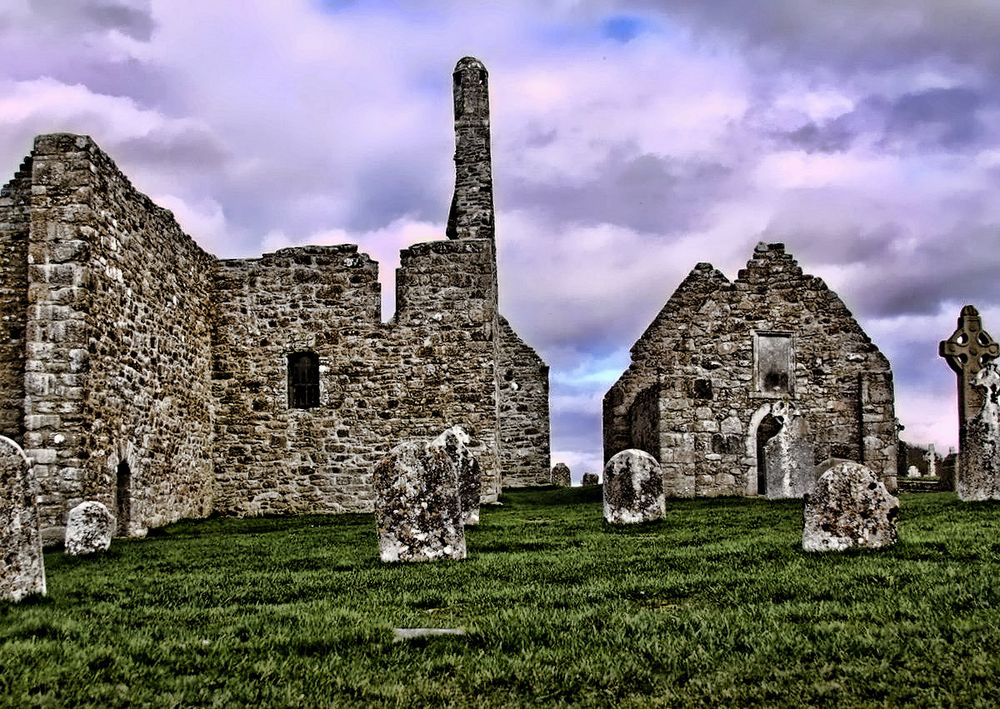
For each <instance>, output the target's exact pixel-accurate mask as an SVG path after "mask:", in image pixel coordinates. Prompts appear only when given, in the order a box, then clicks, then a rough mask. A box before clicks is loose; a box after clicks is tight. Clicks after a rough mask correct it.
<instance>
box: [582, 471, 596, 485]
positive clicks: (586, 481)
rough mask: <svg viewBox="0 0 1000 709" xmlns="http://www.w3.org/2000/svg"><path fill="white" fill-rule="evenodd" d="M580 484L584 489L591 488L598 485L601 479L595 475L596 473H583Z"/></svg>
mask: <svg viewBox="0 0 1000 709" xmlns="http://www.w3.org/2000/svg"><path fill="white" fill-rule="evenodd" d="M581 484H582V485H583V486H584V487H592V486H594V485H600V484H601V478H600V477H599V476H598V475H597V473H584V474H583V480H582V481H581Z"/></svg>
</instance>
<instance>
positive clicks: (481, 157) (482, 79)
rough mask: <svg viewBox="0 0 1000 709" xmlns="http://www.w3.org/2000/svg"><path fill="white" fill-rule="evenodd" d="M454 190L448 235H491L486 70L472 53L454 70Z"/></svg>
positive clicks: (488, 113)
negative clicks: (471, 55)
mask: <svg viewBox="0 0 1000 709" xmlns="http://www.w3.org/2000/svg"><path fill="white" fill-rule="evenodd" d="M453 81H454V83H453V91H454V97H455V194H454V196H453V197H452V200H451V212H450V213H449V214H448V228H447V231H446V232H445V233H446V234H447V236H448V238H449V239H491V240H492V239H493V238H494V226H493V172H492V167H491V165H490V99H489V74H488V73H487V72H486V67H485V66H483V63H482V62H481V61H479V60H478V59H476V58H475V57H463V58H462V59H459V60H458V64H456V65H455V73H454V74H453Z"/></svg>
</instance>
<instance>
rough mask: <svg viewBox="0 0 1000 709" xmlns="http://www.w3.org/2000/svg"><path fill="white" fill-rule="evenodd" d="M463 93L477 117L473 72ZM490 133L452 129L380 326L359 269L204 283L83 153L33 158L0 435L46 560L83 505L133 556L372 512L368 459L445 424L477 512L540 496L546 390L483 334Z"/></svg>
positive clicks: (7, 290)
mask: <svg viewBox="0 0 1000 709" xmlns="http://www.w3.org/2000/svg"><path fill="white" fill-rule="evenodd" d="M463 72H464V73H463ZM466 74H468V76H466ZM458 87H463V91H464V92H465V93H463V94H462V95H463V96H464V98H463V101H462V102H461V106H463V107H464V108H463V110H466V109H468V108H469V107H471V108H472V109H474V110H475V111H479V112H480V113H481V112H482V111H487V112H488V102H487V100H486V97H485V91H486V74H485V69H484V68H482V65H481V64H480V63H479V62H477V61H475V60H463V61H462V62H460V63H459V66H458V67H457V68H456V89H457V88H458ZM477 90H478V91H480V92H482V94H481V95H478V94H475V93H474V92H475V91H477ZM470 91H472V92H473V93H471V94H470V93H469V92H470ZM458 107H459V102H458V101H456V108H458ZM463 116H464V118H463ZM484 131H485V133H484ZM488 131H489V120H488V113H486V115H485V116H483V115H477V116H472V117H471V118H470V117H469V116H468V115H465V114H462V115H459V114H458V113H457V114H456V172H457V178H456V197H455V200H454V201H453V206H452V211H451V214H450V217H449V236H450V237H451V239H450V240H447V241H440V242H430V243H425V244H417V245H415V246H413V247H411V248H409V249H406V250H405V251H403V253H402V254H401V265H400V268H399V270H398V272H397V312H396V315H395V317H394V318H393V320H392V321H391V322H389V323H383V322H382V319H381V313H380V306H379V303H380V290H379V284H378V282H377V276H378V266H377V264H376V263H374V262H373V261H372V260H371V259H370V258H369V257H368V256H367V255H365V254H363V253H359V252H358V250H357V247H355V246H349V245H342V246H325V247H304V248H296V249H284V250H282V251H279V252H277V253H274V254H266V255H265V256H264V257H262V258H260V259H239V260H228V261H219V260H217V259H215V258H214V257H212V256H210V255H209V254H207V253H205V252H204V251H203V250H202V249H201V248H199V247H198V246H197V244H195V242H194V241H193V240H192V239H191V238H190V237H188V236H187V235H185V234H184V233H183V232H182V231H181V230H180V228H179V227H178V226H177V224H176V223H175V221H174V220H173V217H172V215H171V214H170V212H168V211H166V210H164V209H161V208H159V207H157V206H156V205H154V204H153V203H152V202H151V201H150V200H149V199H148V198H147V197H146V196H145V195H142V194H141V193H139V192H137V191H136V190H135V189H134V188H133V187H132V186H131V184H130V183H129V181H128V180H127V179H126V178H125V177H124V176H123V175H122V174H121V173H120V172H119V171H118V169H117V168H116V167H115V166H114V164H113V163H112V161H111V159H110V158H109V157H108V156H107V155H105V154H104V153H103V152H101V151H100V149H99V148H98V147H97V146H96V145H95V144H94V143H93V141H91V140H90V139H89V138H88V137H85V136H75V135H47V136H40V137H39V138H37V139H36V141H35V146H34V150H33V151H32V154H31V155H30V156H29V158H27V159H26V160H25V162H24V163H23V164H22V168H21V169H20V170H19V171H18V173H17V175H16V176H15V178H14V179H13V180H12V181H11V182H10V183H8V185H6V186H5V187H4V189H3V193H2V195H0V309H2V310H0V316H2V317H3V320H2V329H0V362H2V364H3V373H2V375H0V422H2V423H3V425H4V426H5V427H6V428H5V431H6V432H8V433H9V434H10V435H11V437H12V438H15V439H16V440H18V441H23V443H24V447H25V448H26V451H27V454H28V455H29V456H30V457H31V458H32V460H33V462H34V471H33V472H34V474H35V476H36V477H37V479H38V481H39V484H40V488H41V496H40V507H41V510H40V514H41V519H42V528H43V533H44V535H45V538H46V540H47V541H50V542H51V541H56V540H58V539H61V537H62V533H63V525H64V521H65V515H66V513H67V511H68V510H69V509H70V508H71V507H73V506H74V505H76V504H77V503H78V502H80V501H81V500H83V499H93V500H98V501H100V502H103V503H104V504H106V505H107V506H108V507H109V508H110V509H112V510H115V511H116V512H117V514H118V517H119V524H120V525H121V521H122V520H123V519H124V521H125V527H126V528H127V530H128V531H129V533H132V534H138V533H142V532H143V531H144V530H145V529H146V528H148V527H153V526H157V525H161V524H165V523H168V522H171V521H173V520H176V519H179V518H182V517H191V516H200V515H205V514H208V513H209V512H211V511H221V512H227V513H236V514H258V513H270V512H277V513H292V512H316V511H323V512H341V511H367V510H370V509H371V503H372V489H371V471H372V469H373V468H374V465H375V463H376V462H377V461H378V460H379V458H381V456H382V455H384V454H385V453H386V452H388V450H389V449H390V448H392V447H393V446H394V445H396V444H397V443H399V442H400V441H401V440H404V439H409V438H430V437H434V436H437V435H438V434H439V433H440V432H441V431H442V430H444V429H445V428H447V427H448V426H450V425H453V424H460V425H462V426H464V427H465V428H466V430H467V431H468V432H469V433H470V434H471V435H472V438H473V441H472V445H471V446H470V447H471V448H472V449H473V450H474V451H475V452H476V455H477V456H478V458H479V461H480V465H481V467H482V469H483V471H484V483H483V491H482V493H483V494H482V497H483V500H484V501H491V500H495V499H496V496H497V494H498V492H499V488H500V485H501V480H502V479H503V480H505V481H506V482H507V484H512V485H523V484H531V483H532V482H537V483H539V484H544V483H546V482H547V480H548V468H549V460H548V458H549V452H548V447H549V443H548V400H547V390H548V382H547V374H548V371H547V368H546V367H545V365H544V363H542V362H541V360H540V359H538V357H537V355H535V354H534V352H533V351H532V350H531V349H530V348H529V347H527V345H525V344H524V343H523V342H522V341H521V340H520V338H518V337H517V335H516V334H515V333H514V332H513V330H511V329H510V327H509V325H508V324H507V323H506V321H505V320H503V319H502V318H500V316H499V314H498V313H497V277H496V254H495V246H494V235H493V216H492V210H493V207H492V183H491V178H490V172H489V165H488V161H489V151H488V146H489V132H488ZM484 145H485V152H484V149H483V146H484ZM470 146H471V147H470ZM483 160H485V161H486V162H487V164H486V165H485V167H484V166H483V164H482V161H483ZM486 212H488V214H487V213H486ZM453 225H454V226H453ZM301 354H305V355H306V356H308V357H315V358H317V360H318V364H319V368H318V381H317V385H318V400H317V402H316V403H317V404H318V405H317V406H314V407H311V408H297V407H296V406H292V405H291V404H292V401H291V398H290V397H291V394H290V387H291V385H290V383H289V377H290V376H291V375H290V366H291V361H292V360H291V358H292V357H295V356H298V355H301ZM509 370H513V371H514V372H515V374H514V379H513V381H516V382H517V383H518V384H519V386H518V387H516V388H512V387H510V386H509V384H510V381H511V380H505V379H504V377H505V374H506V373H507V372H508V371H509ZM507 451H510V453H508V452H507ZM536 468H537V469H536Z"/></svg>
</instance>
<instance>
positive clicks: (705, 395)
mask: <svg viewBox="0 0 1000 709" xmlns="http://www.w3.org/2000/svg"><path fill="white" fill-rule="evenodd" d="M693 393H694V398H695V399H711V398H712V380H711V379H695V380H694V392H693Z"/></svg>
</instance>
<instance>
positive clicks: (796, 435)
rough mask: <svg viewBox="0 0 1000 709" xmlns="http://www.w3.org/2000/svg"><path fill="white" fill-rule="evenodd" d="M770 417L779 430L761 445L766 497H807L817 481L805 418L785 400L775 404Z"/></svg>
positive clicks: (774, 498) (773, 498)
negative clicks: (776, 423)
mask: <svg viewBox="0 0 1000 709" xmlns="http://www.w3.org/2000/svg"><path fill="white" fill-rule="evenodd" d="M771 415H772V416H773V417H774V418H775V419H776V420H777V421H778V423H780V424H781V428H779V429H778V432H777V433H775V434H774V436H772V437H771V439H770V440H768V442H767V443H766V444H765V445H764V461H765V470H767V488H766V489H767V497H768V499H771V500H776V499H783V498H789V497H802V496H803V495H807V494H808V493H809V492H811V491H812V489H813V485H814V484H815V482H816V477H815V475H816V472H815V471H816V463H815V460H814V455H813V445H812V443H811V442H810V441H809V427H808V425H807V424H806V419H805V417H804V416H803V415H802V412H800V411H799V410H798V409H797V408H796V407H795V406H794V405H792V404H791V403H790V402H787V401H777V402H775V403H774V404H773V405H772V406H771Z"/></svg>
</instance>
